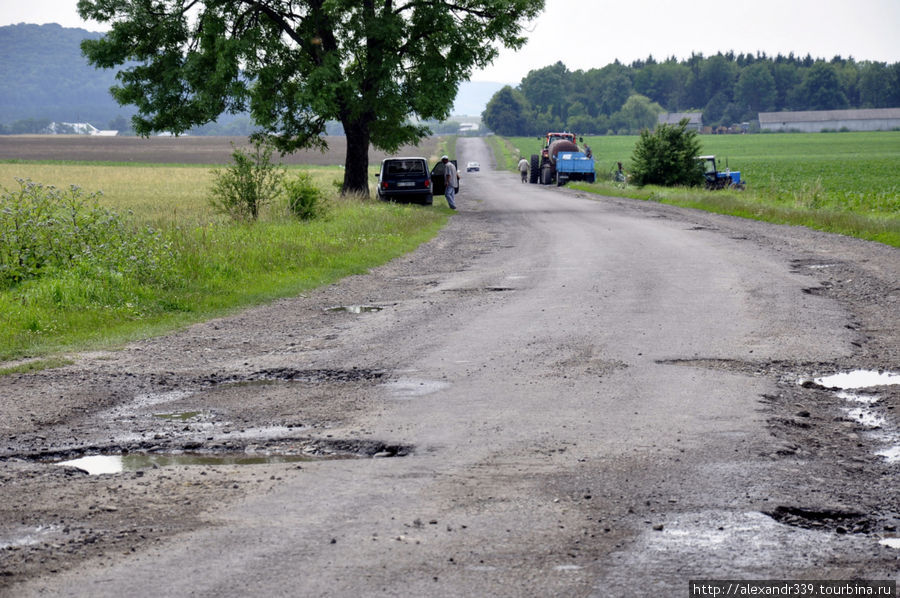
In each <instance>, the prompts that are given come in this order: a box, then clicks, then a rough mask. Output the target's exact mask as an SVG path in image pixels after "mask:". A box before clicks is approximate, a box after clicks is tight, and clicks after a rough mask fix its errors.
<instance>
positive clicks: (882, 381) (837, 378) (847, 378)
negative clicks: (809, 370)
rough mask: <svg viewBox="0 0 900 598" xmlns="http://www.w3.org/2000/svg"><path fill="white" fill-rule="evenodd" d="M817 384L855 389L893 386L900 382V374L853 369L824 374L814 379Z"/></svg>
mask: <svg viewBox="0 0 900 598" xmlns="http://www.w3.org/2000/svg"><path fill="white" fill-rule="evenodd" d="M813 382H815V383H816V384H818V385H820V386H824V387H825V388H838V389H840V390H854V389H859V388H871V387H873V386H891V385H894V384H900V374H895V373H893V372H876V371H874V370H853V371H852V372H842V373H840V374H834V375H832V376H823V377H821V378H816V379H815V380H813Z"/></svg>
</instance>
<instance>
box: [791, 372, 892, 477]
mask: <svg viewBox="0 0 900 598" xmlns="http://www.w3.org/2000/svg"><path fill="white" fill-rule="evenodd" d="M797 382H798V383H799V384H800V386H802V387H804V388H812V389H821V390H828V391H831V392H832V393H833V394H834V396H835V397H836V398H838V399H841V400H843V401H847V402H850V403H851V404H853V405H854V406H853V407H842V408H841V411H843V413H844V414H845V416H846V418H847V419H848V420H850V421H852V422H854V423H856V424H857V425H859V426H861V427H863V428H866V429H867V430H869V432H868V434H869V435H870V437H872V438H874V439H875V441H876V442H879V443H881V445H882V448H881V449H879V450H876V451H875V455H877V456H879V457H882V458H883V459H884V460H885V461H887V462H888V463H896V462H898V461H900V432H898V430H897V428H896V425H895V424H894V422H892V421H891V420H890V419H889V418H888V417H887V415H886V414H885V413H882V411H883V409H880V407H879V405H880V400H881V396H880V395H878V394H874V393H872V392H861V391H864V390H869V389H875V388H882V389H884V388H885V387H889V386H897V385H900V374H898V373H896V372H890V371H885V370H864V369H857V370H849V371H845V372H838V373H836V374H830V375H827V376H818V377H815V378H812V379H809V378H800V379H799V380H798V381H797ZM873 430H880V432H878V433H876V432H873ZM884 445H888V446H887V447H886V448H885V447H884Z"/></svg>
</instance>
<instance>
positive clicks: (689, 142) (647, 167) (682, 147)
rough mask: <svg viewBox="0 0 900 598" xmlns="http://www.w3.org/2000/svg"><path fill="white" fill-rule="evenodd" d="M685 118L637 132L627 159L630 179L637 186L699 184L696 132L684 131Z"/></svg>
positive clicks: (701, 182)
mask: <svg viewBox="0 0 900 598" xmlns="http://www.w3.org/2000/svg"><path fill="white" fill-rule="evenodd" d="M687 125H688V119H686V118H685V119H682V120H681V122H680V123H678V124H677V125H659V126H658V127H657V128H656V131H654V132H652V133H651V132H650V131H649V130H647V129H644V130H643V131H641V137H640V139H638V141H637V143H636V144H635V146H634V153H633V154H632V158H631V170H632V180H633V182H634V183H635V184H637V185H641V186H643V185H662V186H665V187H671V186H674V185H685V186H688V187H694V186H697V185H701V184H703V164H702V163H701V162H700V161H699V160H697V156H699V155H700V140H699V139H698V136H697V132H696V131H692V130H688V128H687Z"/></svg>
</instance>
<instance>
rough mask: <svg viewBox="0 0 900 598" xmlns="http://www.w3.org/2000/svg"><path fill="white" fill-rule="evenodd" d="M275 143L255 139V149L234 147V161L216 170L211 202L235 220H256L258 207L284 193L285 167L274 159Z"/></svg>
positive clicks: (215, 207)
mask: <svg viewBox="0 0 900 598" xmlns="http://www.w3.org/2000/svg"><path fill="white" fill-rule="evenodd" d="M273 152H274V148H273V147H272V145H271V144H270V143H268V142H266V141H265V140H262V139H254V140H253V151H252V153H248V152H245V151H244V150H243V149H241V148H234V151H233V152H232V153H231V157H232V160H233V161H234V163H233V164H231V165H230V166H229V167H227V168H226V169H224V170H219V169H215V170H213V178H214V182H213V186H212V189H211V190H210V196H209V202H210V205H211V206H212V207H213V208H214V209H215V210H217V211H219V212H221V213H223V214H227V215H229V216H231V217H232V218H233V219H234V220H256V219H258V218H259V210H260V208H261V207H262V206H264V205H265V204H267V203H269V202H271V201H272V200H273V199H275V198H276V197H278V196H279V195H280V194H281V183H282V181H283V179H284V168H283V167H281V166H280V165H276V164H273V163H272V153H273Z"/></svg>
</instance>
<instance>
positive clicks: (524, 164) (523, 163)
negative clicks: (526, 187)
mask: <svg viewBox="0 0 900 598" xmlns="http://www.w3.org/2000/svg"><path fill="white" fill-rule="evenodd" d="M519 173H520V174H521V175H522V182H523V183H524V182H525V180H526V179H527V178H528V160H526V159H525V158H522V159H521V160H519Z"/></svg>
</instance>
